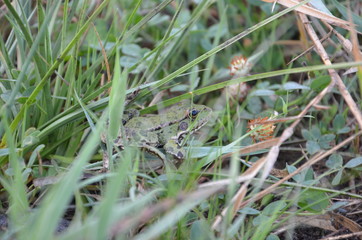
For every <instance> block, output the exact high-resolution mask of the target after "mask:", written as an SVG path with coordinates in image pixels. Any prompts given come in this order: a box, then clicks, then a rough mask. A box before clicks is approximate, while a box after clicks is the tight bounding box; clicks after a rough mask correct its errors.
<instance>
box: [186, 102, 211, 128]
mask: <svg viewBox="0 0 362 240" xmlns="http://www.w3.org/2000/svg"><path fill="white" fill-rule="evenodd" d="M211 112H212V110H211V108H209V107H207V106H204V105H192V106H191V107H190V109H189V111H188V116H189V119H190V120H191V122H192V123H191V126H190V127H191V128H192V130H191V132H194V131H197V130H198V129H200V128H201V127H202V126H204V125H205V124H206V123H207V122H208V121H209V119H210V115H211Z"/></svg>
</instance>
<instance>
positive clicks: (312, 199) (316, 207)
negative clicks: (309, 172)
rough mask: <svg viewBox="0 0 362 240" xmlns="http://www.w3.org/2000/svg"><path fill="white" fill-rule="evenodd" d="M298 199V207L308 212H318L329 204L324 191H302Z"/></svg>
mask: <svg viewBox="0 0 362 240" xmlns="http://www.w3.org/2000/svg"><path fill="white" fill-rule="evenodd" d="M298 200H299V201H298V205H299V207H301V208H304V209H305V210H307V211H310V212H320V211H322V210H324V209H326V208H327V207H328V205H329V200H328V198H327V197H326V194H325V193H324V192H322V191H318V190H312V189H309V190H306V191H303V192H302V194H301V195H300V197H299V199H298ZM317 202H318V203H317Z"/></svg>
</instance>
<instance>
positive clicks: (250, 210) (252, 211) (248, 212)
mask: <svg viewBox="0 0 362 240" xmlns="http://www.w3.org/2000/svg"><path fill="white" fill-rule="evenodd" d="M238 213H244V214H246V215H258V214H260V211H259V210H256V209H254V208H251V207H244V208H242V209H240V210H239V211H238Z"/></svg>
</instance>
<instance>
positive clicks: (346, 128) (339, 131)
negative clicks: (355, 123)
mask: <svg viewBox="0 0 362 240" xmlns="http://www.w3.org/2000/svg"><path fill="white" fill-rule="evenodd" d="M350 131H351V128H350V127H344V128H341V129H339V130H338V131H337V133H338V134H344V133H349V132H350Z"/></svg>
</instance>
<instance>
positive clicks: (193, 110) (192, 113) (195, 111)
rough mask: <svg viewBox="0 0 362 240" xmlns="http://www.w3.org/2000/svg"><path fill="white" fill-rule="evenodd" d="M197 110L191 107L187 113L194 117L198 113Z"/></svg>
mask: <svg viewBox="0 0 362 240" xmlns="http://www.w3.org/2000/svg"><path fill="white" fill-rule="evenodd" d="M199 112H200V111H199V110H196V109H192V110H191V111H190V113H189V115H190V117H192V118H195V117H196V116H197V114H199Z"/></svg>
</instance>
